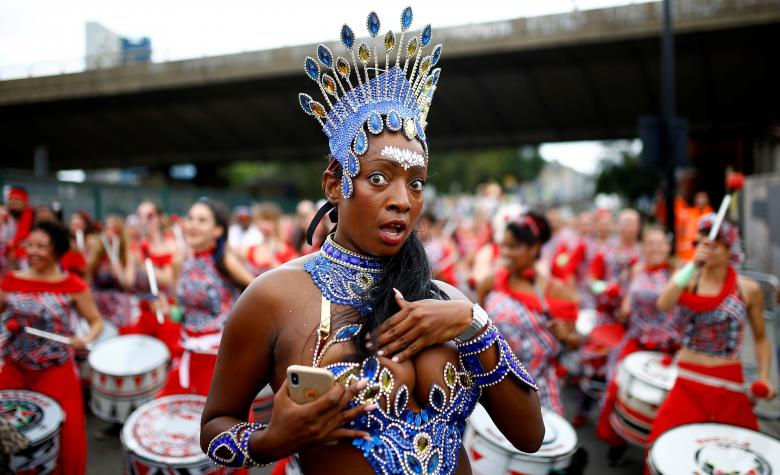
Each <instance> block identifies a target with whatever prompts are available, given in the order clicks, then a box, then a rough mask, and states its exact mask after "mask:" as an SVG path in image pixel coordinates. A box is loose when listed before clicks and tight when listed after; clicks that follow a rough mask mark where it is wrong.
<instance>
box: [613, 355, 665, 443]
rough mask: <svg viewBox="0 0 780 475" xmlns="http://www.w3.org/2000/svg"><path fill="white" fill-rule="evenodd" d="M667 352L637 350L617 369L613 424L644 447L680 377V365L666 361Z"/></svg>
mask: <svg viewBox="0 0 780 475" xmlns="http://www.w3.org/2000/svg"><path fill="white" fill-rule="evenodd" d="M665 358H670V357H669V356H668V355H666V354H664V353H657V352H653V351H638V352H636V353H631V354H630V355H628V356H626V357H625V358H624V359H623V361H621V362H620V366H619V367H618V370H617V386H618V394H617V399H616V400H615V410H614V411H613V412H612V415H611V416H610V421H609V422H610V424H611V425H612V427H613V428H614V429H615V431H616V432H617V433H618V434H620V435H621V436H622V437H623V438H624V439H626V440H627V441H629V442H631V443H633V444H635V445H639V446H642V447H644V446H645V444H646V443H647V437H648V436H649V435H650V430H651V429H652V428H653V422H654V421H655V417H656V415H657V413H658V408H659V407H660V406H661V403H663V402H664V400H665V399H666V396H667V394H669V391H670V390H671V389H672V386H674V381H675V379H677V367H676V366H674V365H672V364H664V363H665V362H666V361H665Z"/></svg>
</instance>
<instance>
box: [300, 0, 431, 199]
mask: <svg viewBox="0 0 780 475" xmlns="http://www.w3.org/2000/svg"><path fill="white" fill-rule="evenodd" d="M411 25H412V9H411V7H407V8H405V9H404V11H403V13H402V14H401V35H400V38H399V39H398V44H397V45H396V37H395V35H394V34H393V32H392V31H388V32H387V34H385V36H384V40H383V46H384V49H385V62H384V68H380V61H379V57H378V56H377V51H376V50H377V47H376V37H377V35H378V33H379V26H380V23H379V16H378V15H377V14H376V13H375V12H371V13H369V15H368V19H367V20H366V28H367V29H368V33H369V35H370V37H371V39H370V43H371V46H370V47H369V46H368V45H366V43H360V45H359V46H357V47H356V45H355V41H356V40H355V33H354V32H353V31H352V29H351V28H350V27H349V26H348V25H344V26H342V27H341V43H342V44H343V45H344V46H346V47H347V50H348V51H349V56H350V58H351V59H352V66H350V62H349V61H348V60H347V59H345V58H344V57H342V56H339V57H338V58H336V57H334V56H333V53H331V51H330V49H329V48H328V47H327V46H325V45H322V44H321V45H319V46H318V47H317V59H316V60H315V59H314V58H312V57H307V58H306V60H305V62H304V70H305V72H306V75H307V76H308V77H309V78H310V79H311V80H313V81H314V82H315V83H317V86H318V87H319V89H320V92H321V93H322V96H323V98H324V99H325V102H326V103H327V104H328V106H329V107H330V110H327V109H326V108H325V106H324V105H323V104H322V103H320V102H317V101H315V100H314V99H312V97H311V96H310V95H308V94H304V93H300V94H298V100H299V102H300V105H301V108H303V111H304V112H306V113H307V114H309V115H311V116H313V117H314V118H316V119H317V121H318V122H319V123H320V125H321V126H322V130H323V132H325V135H326V136H327V137H328V145H329V147H330V153H331V155H333V157H334V158H335V159H336V160H338V162H339V163H340V164H341V167H342V169H343V170H344V174H343V176H342V181H341V192H342V194H343V195H344V197H345V198H350V197H351V196H352V191H353V187H352V178H354V177H356V176H358V174H360V161H359V157H360V156H362V155H365V153H366V152H367V151H368V135H367V134H366V132H369V133H371V134H374V135H377V134H380V133H382V131H384V130H385V129H387V130H390V131H392V132H399V131H400V132H402V133H403V134H404V136H405V137H406V138H407V139H409V140H413V139H415V138H417V139H419V140H420V142H421V143H422V145H423V148H424V149H425V150H426V153H427V150H428V144H427V141H426V138H425V128H426V125H427V122H426V121H425V119H426V117H427V116H428V109H429V107H430V103H431V99H432V98H433V93H434V92H435V90H436V85H437V83H438V82H439V75H440V74H441V69H440V68H436V69H432V68H433V67H434V66H436V64H437V63H438V62H439V58H440V57H441V50H442V46H441V45H440V44H439V45H436V46H435V47H434V48H433V50H432V51H431V54H429V55H427V56H425V57H423V58H422V59H420V58H421V56H422V51H423V49H424V48H425V47H426V46H428V45H429V44H430V42H431V38H432V33H431V26H430V25H427V26H426V27H425V28H423V29H422V31H420V33H419V34H418V35H417V36H414V37H413V38H411V39H410V40H409V41H408V43H407V44H406V45H405V46H404V35H405V34H406V32H407V30H409V27H410V26H411ZM394 49H395V63H394V64H392V65H391V58H390V56H391V54H392V52H393V50H394ZM402 49H404V50H405V58H404V61H403V65H402V63H401V50H402ZM355 50H357V56H356V54H355ZM372 59H373V61H372ZM318 60H319V61H318ZM358 60H359V61H360V63H362V65H363V72H362V74H361V71H360V68H359V66H358ZM371 63H373V65H372V64H371ZM410 66H411V69H410ZM353 68H354V74H352V70H353ZM407 74H408V77H407ZM354 78H356V79H357V85H356V86H353V83H352V79H354ZM331 98H332V99H331Z"/></svg>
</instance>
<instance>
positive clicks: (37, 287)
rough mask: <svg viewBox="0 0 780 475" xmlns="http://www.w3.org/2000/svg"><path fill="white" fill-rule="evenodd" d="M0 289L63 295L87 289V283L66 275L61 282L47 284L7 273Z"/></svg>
mask: <svg viewBox="0 0 780 475" xmlns="http://www.w3.org/2000/svg"><path fill="white" fill-rule="evenodd" d="M0 289H2V290H5V291H7V292H55V293H63V294H76V293H79V292H84V291H85V290H87V289H88V287H87V283H86V282H84V280H82V279H81V277H79V276H76V275H73V274H70V273H69V274H67V277H65V278H64V279H62V280H58V281H55V282H47V281H44V280H34V279H25V278H22V277H17V276H15V275H14V274H13V272H8V273H7V274H6V275H5V276H4V277H3V280H2V282H0Z"/></svg>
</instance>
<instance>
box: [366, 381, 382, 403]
mask: <svg viewBox="0 0 780 475" xmlns="http://www.w3.org/2000/svg"><path fill="white" fill-rule="evenodd" d="M379 395H380V391H379V386H378V385H374V386H369V387H367V388H366V389H364V390H363V394H362V395H361V396H362V397H361V399H362V403H363V404H371V403H372V402H374V401H376V400H377V399H378V398H379Z"/></svg>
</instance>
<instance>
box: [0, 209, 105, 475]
mask: <svg viewBox="0 0 780 475" xmlns="http://www.w3.org/2000/svg"><path fill="white" fill-rule="evenodd" d="M68 246H69V242H68V232H67V230H65V229H64V228H63V227H61V226H60V225H58V224H56V223H52V222H42V223H38V224H36V225H34V226H33V228H32V230H31V231H30V235H29V236H28V238H27V255H28V258H29V262H30V267H29V269H26V270H24V271H16V272H9V273H8V274H6V275H5V277H4V278H3V280H2V283H0V310H2V320H3V323H4V328H5V326H6V325H7V326H8V327H10V328H11V329H13V330H22V329H23V328H24V327H32V328H36V329H39V330H45V331H48V332H52V333H57V334H60V335H63V336H65V337H70V345H66V344H63V343H59V342H55V341H51V340H48V339H42V338H39V337H37V336H33V335H30V334H27V333H24V332H23V331H18V332H16V331H15V332H14V333H10V332H8V333H7V338H8V340H7V341H6V343H5V344H4V346H3V350H2V351H3V357H4V364H3V367H2V370H0V389H27V390H31V391H36V392H39V393H42V394H45V395H47V396H49V397H51V398H52V399H54V400H56V401H57V403H59V405H60V406H61V407H62V410H63V411H64V412H65V423H64V425H63V427H62V432H61V433H60V444H61V445H60V453H59V460H58V464H57V472H56V473H61V474H64V475H80V474H83V473H85V470H86V462H87V445H86V442H87V441H86V436H85V429H84V406H83V404H84V402H83V399H82V397H81V382H80V381H79V378H78V371H77V369H76V366H75V364H74V362H73V354H74V350H85V349H86V344H87V343H88V342H90V341H92V340H93V339H94V338H95V337H96V336H98V335H99V334H100V332H101V331H102V329H103V321H102V320H101V318H100V314H99V313H98V311H97V308H96V307H95V302H94V301H93V300H92V296H91V295H90V293H89V288H88V287H87V284H86V283H84V281H83V280H81V279H80V278H79V277H76V276H75V275H72V274H67V273H63V272H62V271H60V270H59V268H58V267H57V261H58V259H59V257H61V256H62V255H63V254H64V253H65V251H67V250H68ZM74 308H75V310H77V311H78V313H79V314H80V315H81V316H82V317H83V318H85V319H86V320H87V322H88V323H89V331H88V332H87V334H86V335H84V336H83V337H81V338H79V337H77V336H74V328H73V326H72V323H71V312H72V310H73V309H74ZM10 322H12V323H10Z"/></svg>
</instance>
